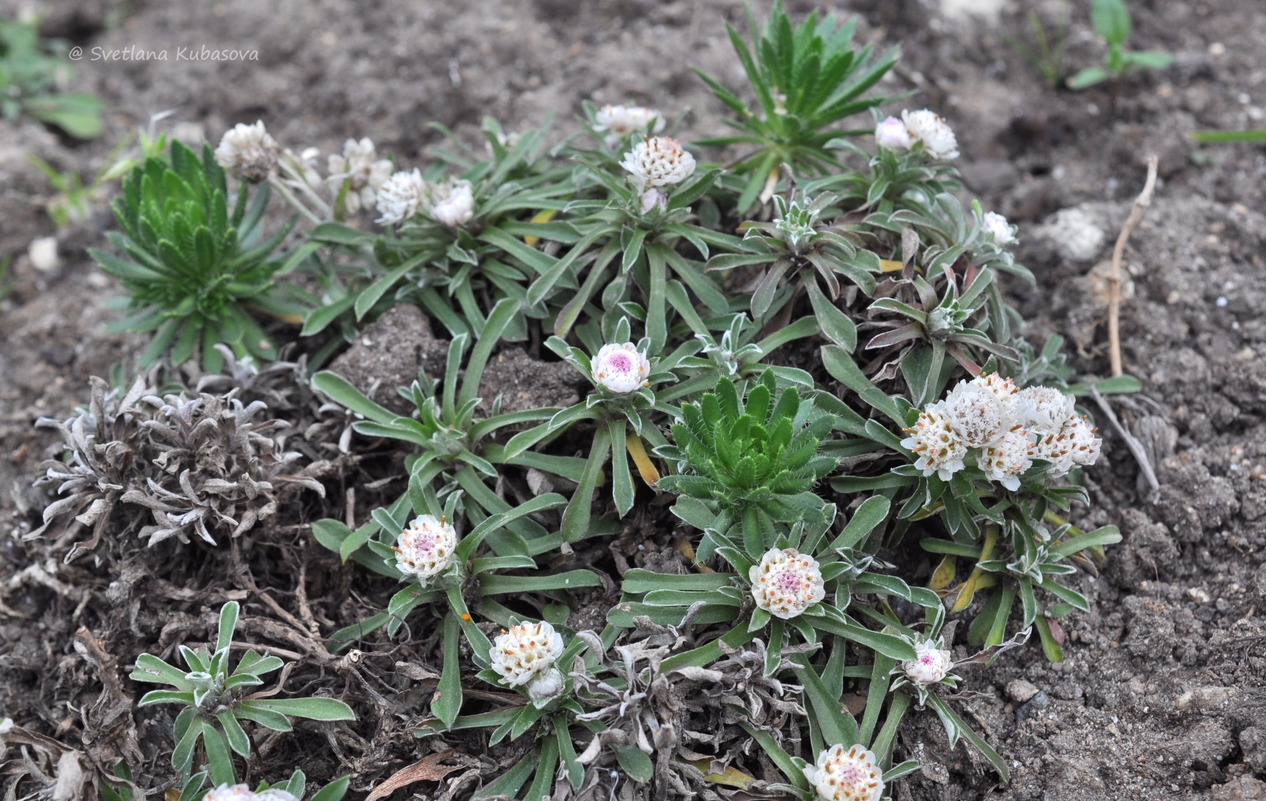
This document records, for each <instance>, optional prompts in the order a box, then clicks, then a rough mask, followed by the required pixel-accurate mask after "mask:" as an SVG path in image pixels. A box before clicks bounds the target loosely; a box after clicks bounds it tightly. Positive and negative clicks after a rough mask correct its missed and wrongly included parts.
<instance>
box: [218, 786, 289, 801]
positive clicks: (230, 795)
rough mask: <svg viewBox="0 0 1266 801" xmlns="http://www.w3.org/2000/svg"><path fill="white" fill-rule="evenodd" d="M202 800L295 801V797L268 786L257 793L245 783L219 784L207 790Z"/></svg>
mask: <svg viewBox="0 0 1266 801" xmlns="http://www.w3.org/2000/svg"><path fill="white" fill-rule="evenodd" d="M202 801H296V799H295V797H294V796H293V795H291V794H290V793H288V792H286V791H285V790H281V789H278V788H276V787H270V788H268V789H267V790H260V791H259V792H258V793H257V792H254V791H253V790H251V788H250V787H248V786H246V785H245V784H221V785H220V786H219V787H215V788H213V789H211V790H208V791H207V794H206V795H204V796H203V797H202Z"/></svg>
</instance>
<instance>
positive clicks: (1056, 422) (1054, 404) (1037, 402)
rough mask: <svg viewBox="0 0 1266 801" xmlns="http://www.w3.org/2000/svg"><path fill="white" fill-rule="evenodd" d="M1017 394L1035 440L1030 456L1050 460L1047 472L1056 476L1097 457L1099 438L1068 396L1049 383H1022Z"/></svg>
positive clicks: (1100, 441)
mask: <svg viewBox="0 0 1266 801" xmlns="http://www.w3.org/2000/svg"><path fill="white" fill-rule="evenodd" d="M1018 398H1019V401H1020V408H1021V413H1022V415H1023V419H1024V423H1025V426H1026V427H1027V428H1028V429H1029V430H1030V431H1032V432H1033V435H1034V437H1035V440H1036V441H1035V442H1034V445H1033V453H1032V456H1033V458H1035V459H1044V460H1046V461H1048V462H1050V463H1051V468H1050V470H1049V471H1048V475H1050V476H1053V477H1055V478H1058V477H1059V476H1063V475H1066V474H1067V473H1068V471H1070V470H1072V469H1073V468H1074V467H1076V466H1078V465H1081V466H1087V467H1088V466H1090V465H1092V464H1094V463H1095V462H1096V461H1098V459H1099V452H1100V450H1101V449H1102V446H1103V440H1102V439H1101V438H1100V437H1099V436H1098V435H1097V433H1096V429H1095V428H1094V427H1093V426H1091V425H1090V423H1089V421H1087V420H1086V418H1085V417H1083V416H1082V415H1079V414H1077V410H1076V408H1075V406H1074V401H1073V398H1072V397H1071V396H1069V395H1065V394H1064V393H1062V392H1060V391H1059V390H1058V389H1055V388H1053V387H1026V388H1025V389H1022V390H1020V392H1019V395H1018Z"/></svg>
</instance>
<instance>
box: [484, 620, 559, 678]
mask: <svg viewBox="0 0 1266 801" xmlns="http://www.w3.org/2000/svg"><path fill="white" fill-rule="evenodd" d="M562 655H563V638H562V636H561V635H559V633H558V632H557V631H555V630H554V627H553V626H551V625H550V624H549V623H547V622H546V621H544V620H541V621H538V622H535V623H520V624H518V625H517V626H511V627H510V630H509V631H506V632H504V633H502V634H500V635H499V636H498V637H497V639H496V640H494V641H493V643H492V651H490V652H489V657H490V658H491V660H492V669H493V670H495V671H496V672H497V674H498V675H500V676H501V681H502V683H503V684H505V685H506V686H507V687H520V686H522V685H524V684H530V683H531V682H532V681H533V680H534V679H536V678H538V677H543V678H547V680H548V679H552V676H551V674H550V673H549V671H550V669H551V668H553V667H554V663H555V662H556V661H558V658H559V657H560V656H562Z"/></svg>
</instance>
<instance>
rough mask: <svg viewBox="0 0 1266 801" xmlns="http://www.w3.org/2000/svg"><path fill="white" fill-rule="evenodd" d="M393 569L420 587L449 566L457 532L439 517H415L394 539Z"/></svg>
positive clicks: (455, 548)
mask: <svg viewBox="0 0 1266 801" xmlns="http://www.w3.org/2000/svg"><path fill="white" fill-rule="evenodd" d="M394 550H395V552H396V569H398V570H399V571H400V572H401V573H403V574H405V575H406V576H413V577H414V578H416V579H417V580H418V581H419V582H421V584H422V586H424V587H425V586H426V583H427V582H428V581H429V580H430V579H433V578H435V577H436V576H438V575H439V574H440V573H443V572H444V571H445V570H447V569H448V567H449V566H450V565H452V564H453V555H454V553H455V552H456V551H457V531H456V529H454V528H453V526H452V525H451V524H450V523H449V522H448V521H447V520H445V519H443V518H436V517H435V516H434V515H419V516H417V517H415V518H413V521H412V522H410V523H409V527H408V528H406V529H405V530H404V531H403V532H402V533H401V534H400V537H399V538H398V539H397V540H396V546H395V549H394Z"/></svg>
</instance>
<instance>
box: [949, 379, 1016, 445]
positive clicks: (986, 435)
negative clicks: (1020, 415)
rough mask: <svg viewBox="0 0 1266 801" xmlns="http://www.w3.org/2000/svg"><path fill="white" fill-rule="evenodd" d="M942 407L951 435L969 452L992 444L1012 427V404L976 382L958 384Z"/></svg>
mask: <svg viewBox="0 0 1266 801" xmlns="http://www.w3.org/2000/svg"><path fill="white" fill-rule="evenodd" d="M942 403H943V406H944V411H945V414H946V415H947V416H948V418H949V423H950V426H952V427H953V429H954V433H956V434H957V435H958V437H959V439H960V440H961V441H962V443H963V444H964V445H965V446H967V447H968V448H979V447H982V446H984V445H987V444H989V443H990V442H993V441H994V440H995V439H997V438H998V437H1000V436H1002V434H1003V432H1005V431H1007V430H1008V429H1010V428H1011V426H1012V425H1013V424H1014V423H1013V420H1014V412H1013V409H1014V404H1008V403H1006V402H1005V401H1003V400H1002V398H1000V397H999V396H998V395H997V394H995V393H994V392H992V391H990V390H989V389H988V387H986V386H983V385H982V384H978V383H976V382H975V381H962V382H959V384H958V386H956V387H954V388H953V389H952V390H950V393H949V394H948V395H946V396H945V400H944V401H942Z"/></svg>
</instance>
